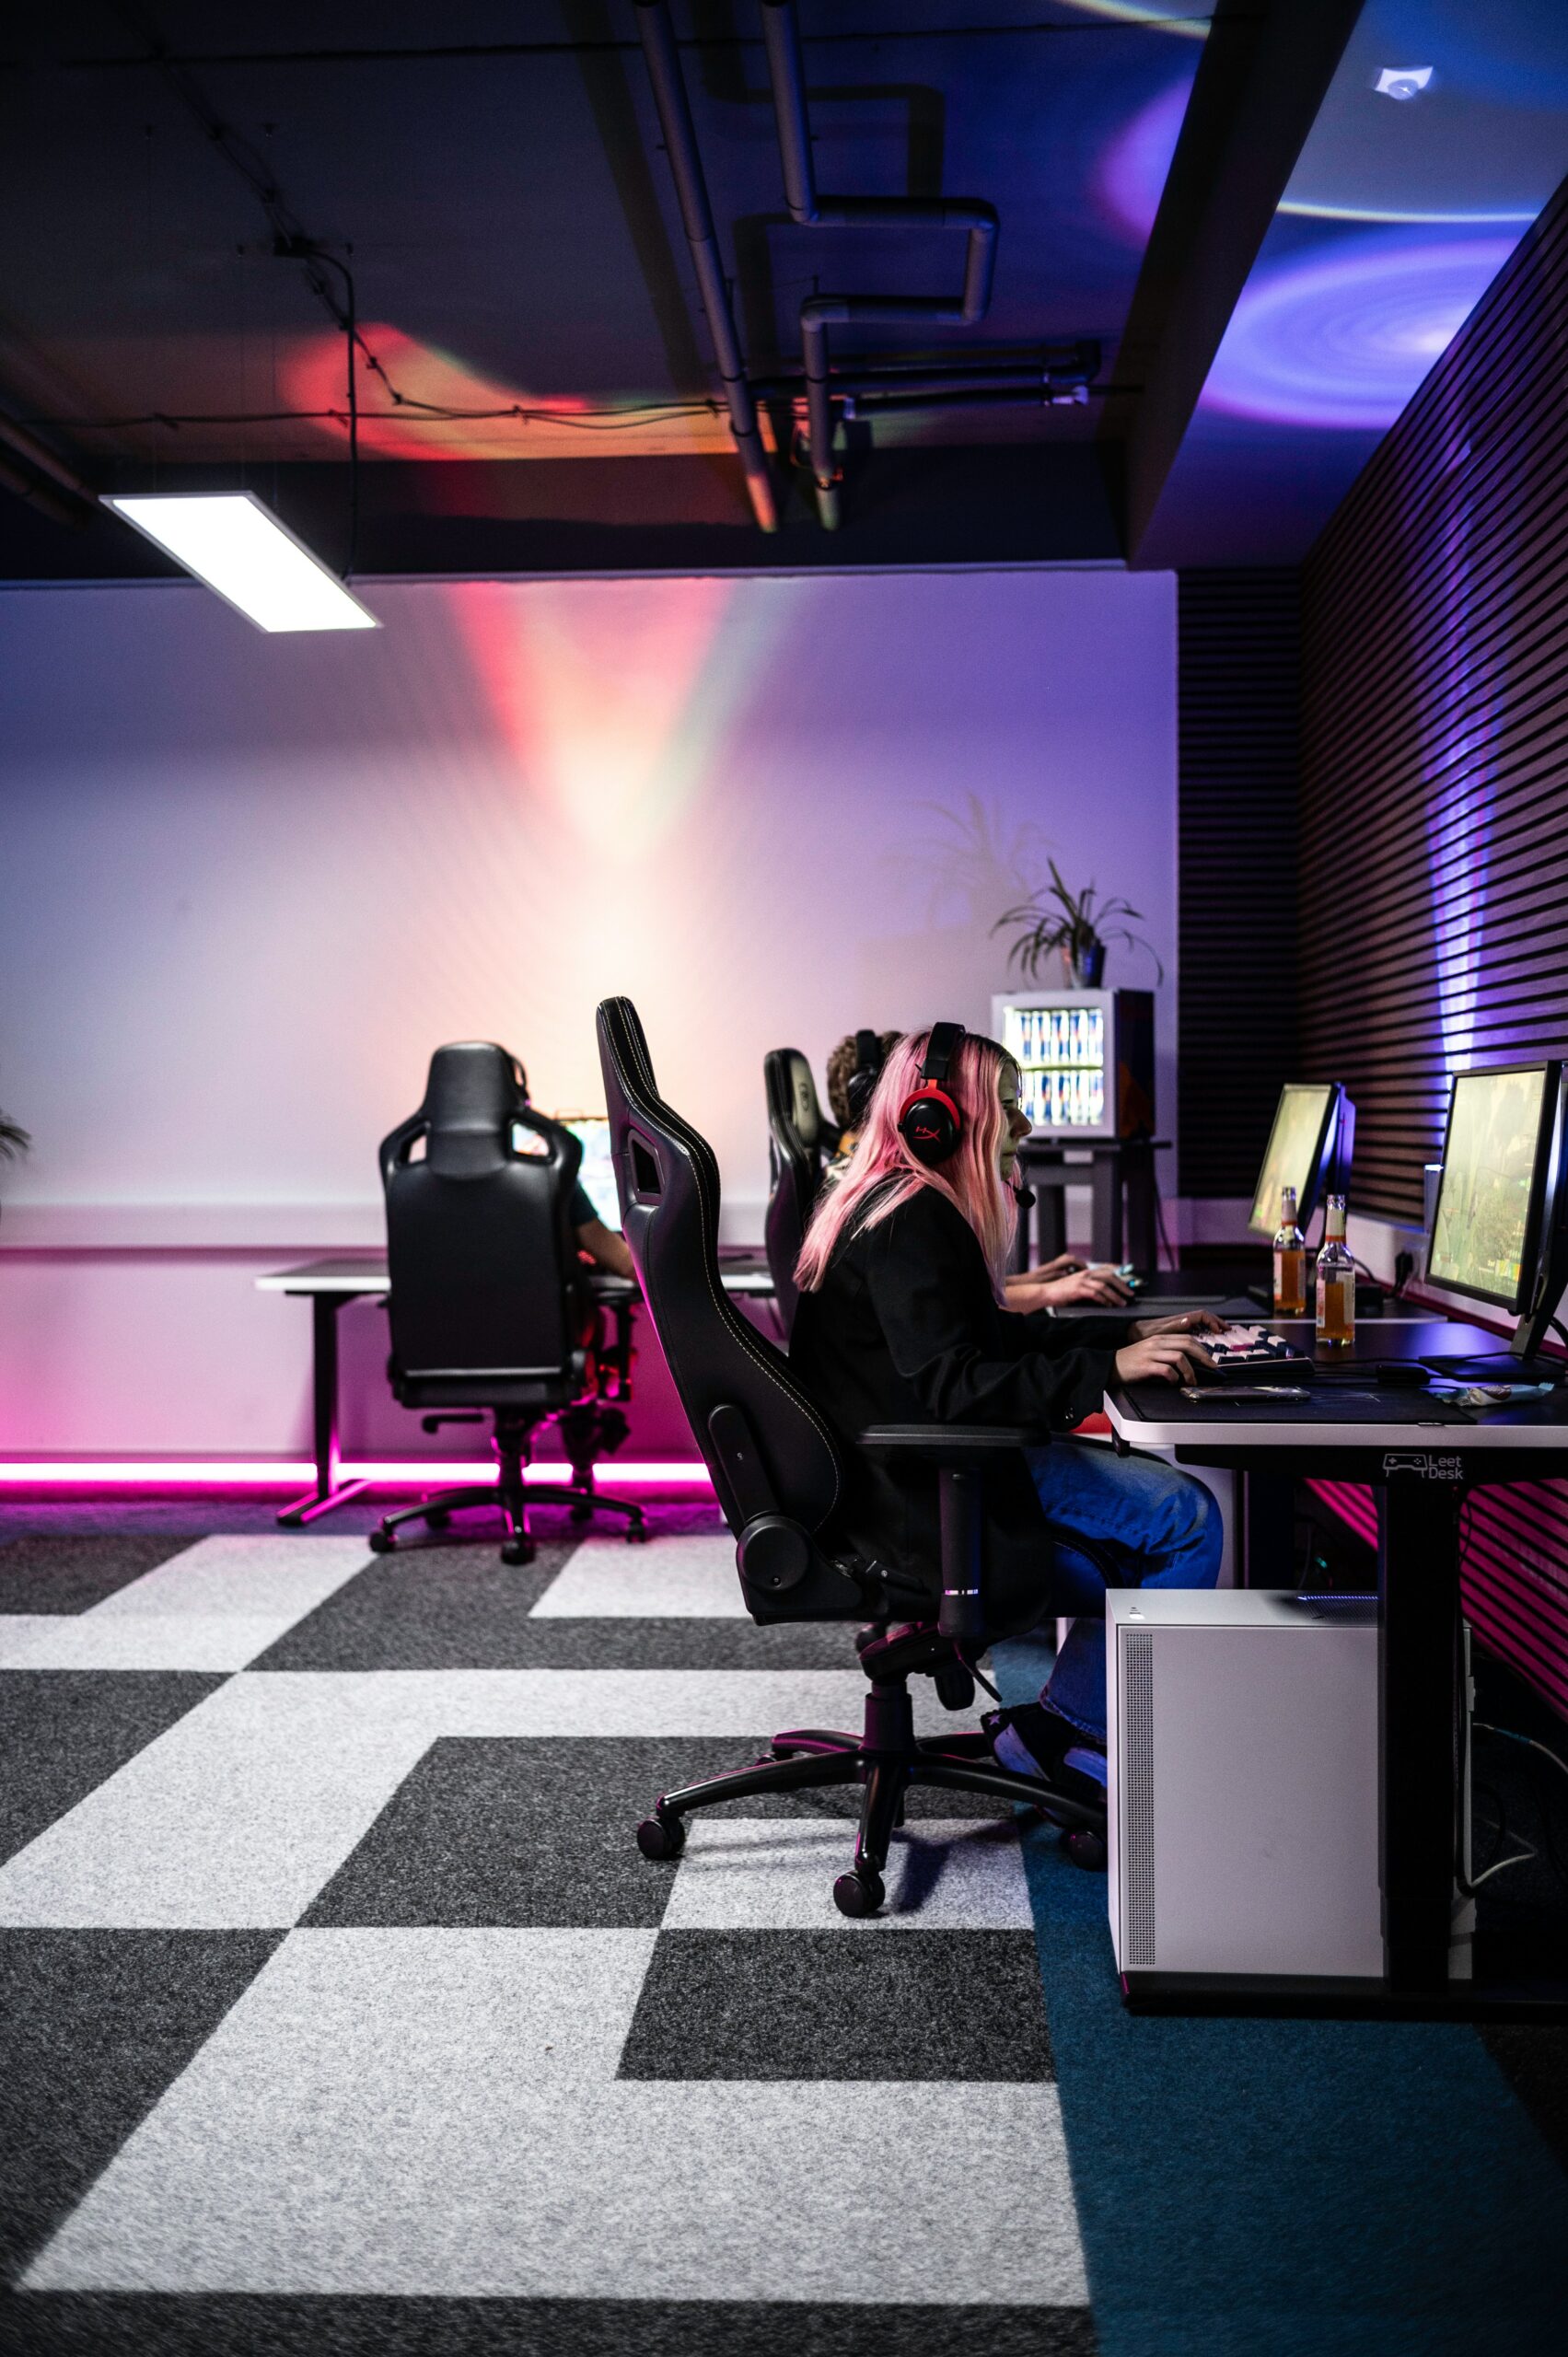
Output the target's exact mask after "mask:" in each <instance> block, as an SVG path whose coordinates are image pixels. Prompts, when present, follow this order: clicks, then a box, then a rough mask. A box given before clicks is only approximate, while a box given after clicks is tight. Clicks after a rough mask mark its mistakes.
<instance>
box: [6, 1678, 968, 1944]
mask: <svg viewBox="0 0 1568 2357" xmlns="http://www.w3.org/2000/svg"><path fill="white" fill-rule="evenodd" d="M864 1697H865V1680H864V1679H863V1678H861V1677H859V1675H858V1674H857V1673H855V1672H854V1671H851V1670H746V1671H734V1670H732V1671H721V1670H603V1671H595V1670H540V1669H529V1670H374V1671H358V1672H354V1671H333V1670H297V1671H296V1670H287V1671H264V1670H259V1671H253V1672H250V1673H248V1674H245V1675H242V1676H239V1677H237V1678H230V1679H229V1680H228V1681H227V1682H226V1684H225V1685H223V1686H221V1687H219V1688H218V1689H217V1690H216V1692H215V1693H213V1694H210V1695H209V1696H208V1697H207V1699H206V1701H203V1702H202V1703H199V1704H198V1706H197V1707H196V1709H195V1710H193V1711H192V1712H190V1713H187V1715H186V1716H185V1717H184V1718H182V1719H181V1720H180V1721H179V1723H178V1724H176V1725H174V1726H172V1727H170V1728H169V1730H168V1733H167V1734H166V1735H163V1736H159V1737H158V1739H157V1742H156V1743H152V1744H149V1745H148V1746H147V1747H146V1749H145V1751H142V1752H139V1753H138V1754H137V1756H136V1757H135V1759H132V1760H130V1761H128V1762H127V1764H126V1765H125V1766H124V1767H123V1768H122V1769H121V1770H120V1771H119V1772H118V1773H117V1774H116V1775H113V1776H111V1777H110V1778H109V1779H108V1781H107V1782H104V1783H102V1784H100V1785H99V1787H98V1789H97V1790H96V1791H95V1792H93V1793H90V1794H88V1795H87V1798H86V1799H85V1800H83V1801H81V1802H79V1803H78V1804H77V1805H76V1806H75V1808H74V1809H72V1810H71V1811H70V1812H69V1813H68V1814H67V1815H66V1816H64V1817H61V1818H60V1819H59V1820H58V1822H57V1823H55V1824H54V1825H52V1826H51V1827H50V1829H49V1830H48V1831H47V1832H46V1833H43V1834H41V1835H40V1836H39V1838H38V1839H37V1840H35V1841H32V1842H30V1843H29V1845H28V1847H27V1848H26V1849H24V1850H20V1851H18V1852H17V1854H16V1856H15V1857H13V1858H11V1859H10V1860H8V1861H7V1862H6V1864H5V1865H4V1866H0V1924H10V1925H17V1926H21V1925H27V1926H33V1927H39V1928H67V1929H77V1930H87V1929H101V1930H111V1929H118V1930H126V1931H134V1930H141V1929H157V1928H168V1929H186V1930H192V1931H194V1930H214V1931H222V1930H227V1929H232V1930H246V1929H251V1928H260V1927H262V1926H267V1925H273V1926H287V1925H289V1924H292V1923H296V1922H298V1921H299V1918H300V1916H301V1915H302V1914H304V1912H305V1910H307V1909H308V1906H309V1905H310V1902H311V1900H312V1899H313V1898H315V1896H316V1894H317V1892H318V1891H319V1889H320V1888H321V1887H322V1886H323V1884H325V1883H326V1882H327V1880H328V1879H329V1877H330V1876H331V1875H333V1874H335V1873H336V1872H337V1869H338V1868H339V1866H341V1865H342V1864H343V1860H344V1859H345V1858H346V1857H347V1855H348V1854H349V1852H350V1851H351V1850H352V1849H354V1846H355V1844H356V1843H357V1842H358V1841H359V1840H361V1839H362V1837H363V1836H364V1834H365V1833H366V1830H367V1829H368V1828H369V1827H370V1825H371V1824H372V1823H373V1821H374V1820H375V1818H376V1817H377V1815H378V1814H379V1812H380V1811H381V1809H382V1808H384V1807H385V1805H386V1804H387V1802H388V1801H389V1799H390V1798H391V1795H392V1794H393V1793H394V1792H395V1791H396V1790H397V1788H398V1786H399V1784H401V1782H402V1780H403V1778H404V1777H405V1776H406V1775H407V1774H408V1772H409V1771H410V1770H411V1769H412V1766H413V1765H414V1762H415V1761H416V1760H417V1759H419V1758H420V1757H421V1755H422V1754H423V1753H424V1751H425V1750H426V1749H427V1748H428V1747H429V1746H430V1745H431V1744H432V1743H434V1742H436V1739H437V1738H438V1737H440V1736H619V1735H628V1736H685V1735H702V1736H707V1735H712V1736H741V1737H756V1736H767V1735H770V1734H772V1733H773V1732H774V1731H775V1730H777V1729H779V1728H783V1727H786V1726H830V1727H831V1726H839V1727H850V1728H853V1727H854V1725H856V1724H857V1723H858V1721H859V1717H860V1713H861V1706H862V1702H863V1700H864ZM915 1701H916V1724H917V1726H918V1727H920V1728H921V1730H922V1732H928V1733H933V1734H934V1733H935V1732H937V1731H938V1730H939V1729H945V1728H947V1727H949V1726H950V1725H951V1724H952V1722H951V1721H950V1720H949V1719H948V1718H947V1713H945V1712H944V1711H943V1710H942V1708H941V1706H940V1704H939V1703H938V1702H937V1701H936V1700H935V1696H934V1695H932V1694H930V1693H929V1692H920V1691H917V1693H916V1697H915Z"/></svg>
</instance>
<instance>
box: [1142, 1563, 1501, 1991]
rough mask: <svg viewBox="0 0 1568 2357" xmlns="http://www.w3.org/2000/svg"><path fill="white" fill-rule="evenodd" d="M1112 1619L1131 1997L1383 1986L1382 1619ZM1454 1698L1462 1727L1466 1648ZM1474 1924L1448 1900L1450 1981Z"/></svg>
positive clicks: (1227, 1607)
mask: <svg viewBox="0 0 1568 2357" xmlns="http://www.w3.org/2000/svg"><path fill="white" fill-rule="evenodd" d="M1107 1607H1108V1609H1107V1618H1106V1643H1107V1648H1108V1658H1107V1663H1106V1670H1107V1678H1106V1687H1107V1702H1108V1722H1107V1736H1108V1749H1109V1769H1110V1790H1109V1812H1108V1814H1109V1905H1110V1936H1111V1944H1112V1945H1113V1947H1114V1948H1115V1951H1116V1961H1117V1966H1118V1968H1119V1969H1120V1971H1121V1974H1122V1975H1123V1978H1124V1980H1125V1982H1126V1984H1127V1987H1128V1992H1129V1994H1130V1995H1134V1996H1135V1994H1136V1992H1137V1990H1138V1988H1139V1985H1140V1983H1142V1984H1143V1985H1144V1987H1145V1988H1148V1989H1150V1990H1151V1991H1152V1990H1153V1988H1154V1986H1155V1984H1156V1983H1157V1982H1158V1981H1160V1980H1163V1979H1164V1978H1165V1976H1167V1975H1175V1976H1181V1977H1182V1978H1183V1979H1184V1978H1185V1977H1186V1976H1188V1975H1192V1974H1199V1975H1220V1976H1223V1977H1224V1978H1225V1979H1227V1980H1229V1979H1232V1978H1235V1977H1236V1976H1238V1975H1250V1976H1262V1977H1265V1978H1267V1979H1271V1980H1272V1979H1284V1980H1292V1981H1295V1980H1341V1981H1342V1980H1377V1979H1381V1977H1382V1973H1383V1966H1384V1959H1383V1932H1382V1902H1381V1893H1380V1890H1379V1886H1378V1875H1377V1811H1378V1799H1377V1792H1378V1777H1377V1614H1376V1605H1374V1604H1372V1603H1371V1602H1365V1603H1359V1602H1354V1601H1347V1602H1334V1601H1321V1600H1319V1601H1314V1600H1313V1599H1312V1598H1310V1597H1297V1596H1293V1595H1276V1594H1272V1593H1267V1592H1265V1591H1263V1590H1260V1589H1257V1588H1230V1589H1225V1588H1219V1589H1209V1590H1202V1589H1195V1590H1180V1589H1160V1588H1121V1589H1115V1588H1113V1589H1112V1590H1111V1591H1110V1594H1109V1596H1108V1598H1107ZM1467 1638H1468V1632H1467ZM1463 1687H1464V1697H1465V1700H1464V1706H1463V1707H1464V1708H1465V1709H1466V1711H1467V1713H1468V1710H1469V1676H1468V1643H1467V1675H1466V1677H1465V1678H1464V1681H1463ZM1463 1756H1464V1759H1465V1761H1466V1763H1467V1771H1466V1786H1467V1789H1466V1790H1465V1792H1464V1794H1463V1795H1462V1803H1461V1823H1462V1824H1463V1826H1464V1828H1465V1858H1464V1866H1465V1872H1466V1875H1467V1876H1468V1874H1469V1790H1468V1784H1469V1774H1468V1763H1469V1743H1468V1742H1467V1743H1466V1744H1465V1745H1464V1747H1463ZM1474 1923H1475V1903H1474V1901H1473V1899H1466V1898H1459V1897H1458V1894H1456V1902H1455V1909H1454V1920H1453V1933H1452V1940H1451V1945H1450V1951H1449V1973H1450V1977H1451V1978H1453V1979H1456V1980H1460V1979H1468V1978H1469V1971H1470V1958H1471V1949H1472V1934H1473V1931H1474Z"/></svg>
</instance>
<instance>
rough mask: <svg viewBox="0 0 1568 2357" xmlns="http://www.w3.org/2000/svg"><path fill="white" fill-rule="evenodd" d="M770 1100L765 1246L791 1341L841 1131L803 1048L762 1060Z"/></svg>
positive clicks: (772, 1053) (774, 1052) (778, 1052)
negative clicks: (829, 1163) (814, 1221)
mask: <svg viewBox="0 0 1568 2357" xmlns="http://www.w3.org/2000/svg"><path fill="white" fill-rule="evenodd" d="M762 1088H763V1093H764V1095H765V1096H766V1097H767V1101H768V1213H767V1218H766V1219H765V1221H764V1222H763V1230H762V1236H763V1243H764V1245H765V1247H766V1249H767V1254H768V1272H769V1274H770V1275H771V1276H772V1281H773V1300H774V1302H775V1303H776V1305H777V1307H778V1313H779V1319H780V1322H781V1324H782V1325H783V1328H784V1334H785V1336H786V1338H787V1336H788V1335H789V1332H790V1330H791V1329H792V1328H793V1326H794V1324H795V1311H796V1302H797V1300H798V1298H799V1295H798V1294H797V1292H796V1283H795V1264H796V1260H798V1259H799V1258H800V1247H801V1244H802V1243H803V1241H804V1240H805V1236H806V1224H807V1220H809V1218H810V1216H811V1206H812V1204H813V1203H814V1202H816V1200H817V1190H818V1188H819V1186H820V1185H821V1183H822V1168H823V1165H824V1163H825V1162H826V1160H827V1156H828V1155H829V1153H830V1151H831V1148H832V1146H833V1145H834V1144H836V1143H837V1133H836V1132H833V1131H830V1128H829V1126H828V1124H827V1123H826V1122H825V1121H824V1120H823V1119H822V1109H821V1106H820V1105H819V1103H818V1100H817V1084H816V1082H815V1081H814V1080H813V1079H812V1077H811V1067H810V1065H809V1064H808V1063H807V1061H806V1058H805V1057H804V1056H803V1055H802V1054H801V1052H800V1050H799V1049H798V1048H773V1049H772V1050H771V1051H769V1053H768V1054H767V1055H765V1056H764V1057H763V1059H762Z"/></svg>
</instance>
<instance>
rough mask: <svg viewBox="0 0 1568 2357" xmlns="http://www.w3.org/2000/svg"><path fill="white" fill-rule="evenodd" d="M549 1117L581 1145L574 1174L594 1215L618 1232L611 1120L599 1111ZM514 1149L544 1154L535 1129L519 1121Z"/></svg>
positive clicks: (551, 1115)
mask: <svg viewBox="0 0 1568 2357" xmlns="http://www.w3.org/2000/svg"><path fill="white" fill-rule="evenodd" d="M545 1118H546V1119H547V1120H552V1121H559V1122H560V1124H561V1126H562V1128H563V1130H570V1131H571V1132H572V1135H573V1136H574V1137H575V1139H576V1141H577V1144H579V1145H580V1146H581V1147H582V1149H583V1159H582V1164H581V1167H580V1168H579V1169H578V1172H577V1177H578V1179H579V1180H580V1181H581V1184H582V1187H583V1191H584V1193H585V1194H586V1195H587V1199H588V1201H589V1202H590V1203H592V1205H593V1207H594V1211H595V1213H596V1215H597V1216H598V1218H599V1219H601V1220H602V1221H603V1222H604V1225H606V1227H608V1228H610V1229H611V1230H612V1231H613V1232H614V1234H616V1235H617V1236H619V1235H620V1233H621V1198H620V1197H619V1195H618V1194H617V1193H616V1191H615V1165H614V1163H613V1162H612V1161H611V1159H610V1123H609V1122H608V1121H607V1120H606V1119H605V1117H604V1115H603V1114H602V1113H550V1114H547V1115H546V1117H545ZM512 1145H513V1149H514V1151H515V1152H516V1153H517V1154H525V1155H531V1154H543V1153H544V1152H545V1151H546V1148H545V1145H544V1142H543V1140H542V1139H541V1138H540V1134H539V1132H538V1131H537V1130H527V1129H524V1128H522V1127H521V1126H520V1125H519V1126H518V1127H517V1128H516V1129H514V1131H513V1132H512Z"/></svg>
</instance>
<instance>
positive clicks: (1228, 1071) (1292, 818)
mask: <svg viewBox="0 0 1568 2357" xmlns="http://www.w3.org/2000/svg"><path fill="white" fill-rule="evenodd" d="M1177 630H1178V640H1179V649H1180V671H1179V681H1180V685H1179V707H1178V736H1177V747H1178V773H1179V814H1180V815H1179V844H1180V860H1181V885H1180V899H1179V929H1180V957H1181V999H1180V1012H1179V1032H1178V1039H1179V1050H1180V1062H1179V1079H1178V1109H1179V1132H1180V1139H1181V1171H1180V1189H1181V1192H1182V1193H1183V1194H1184V1195H1221V1196H1225V1195H1247V1196H1250V1194H1251V1192H1252V1189H1253V1186H1254V1184H1255V1182H1256V1179H1257V1176H1258V1165H1259V1163H1260V1160H1261V1159H1262V1154H1263V1147H1264V1144H1265V1142H1266V1141H1267V1138H1268V1134H1269V1124H1270V1122H1271V1120H1272V1118H1273V1111H1274V1102H1275V1099H1276V1097H1278V1095H1279V1090H1280V1084H1281V1083H1282V1081H1285V1080H1288V1079H1291V1078H1293V1077H1294V1076H1295V1075H1294V1069H1293V1067H1294V1063H1295V1053H1296V1022H1295V891H1296V875H1295V830H1296V823H1297V811H1296V804H1297V777H1298V764H1299V741H1298V738H1299V729H1298V704H1299V696H1300V576H1299V575H1298V573H1297V572H1296V570H1295V567H1294V566H1290V567H1284V566H1279V567H1272V566H1271V567H1266V568H1260V567H1253V568H1236V569H1233V570H1230V571H1224V572H1197V573H1184V574H1182V575H1180V576H1179V582H1178V597H1177Z"/></svg>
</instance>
